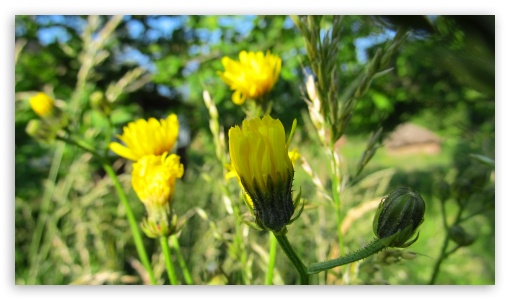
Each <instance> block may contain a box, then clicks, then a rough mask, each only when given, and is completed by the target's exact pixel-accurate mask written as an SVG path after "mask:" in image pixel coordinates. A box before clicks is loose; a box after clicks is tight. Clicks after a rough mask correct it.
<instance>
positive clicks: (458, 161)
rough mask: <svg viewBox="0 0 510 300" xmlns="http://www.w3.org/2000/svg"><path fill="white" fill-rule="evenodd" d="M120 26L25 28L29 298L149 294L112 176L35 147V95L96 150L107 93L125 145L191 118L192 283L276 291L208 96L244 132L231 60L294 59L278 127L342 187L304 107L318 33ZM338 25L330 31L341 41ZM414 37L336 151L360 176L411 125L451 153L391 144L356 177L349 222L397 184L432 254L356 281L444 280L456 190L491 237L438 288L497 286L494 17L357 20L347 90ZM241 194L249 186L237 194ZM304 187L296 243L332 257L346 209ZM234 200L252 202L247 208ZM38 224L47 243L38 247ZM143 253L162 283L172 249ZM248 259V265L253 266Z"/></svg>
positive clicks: (21, 81) (238, 20)
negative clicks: (422, 211) (123, 290)
mask: <svg viewBox="0 0 510 300" xmlns="http://www.w3.org/2000/svg"><path fill="white" fill-rule="evenodd" d="M111 20H112V17H111V16H96V17H88V16H51V15H45V16H22V15H19V16H16V19H15V36H16V44H15V45H16V47H15V54H16V57H15V60H16V62H15V92H16V94H15V110H16V113H15V164H16V165H15V259H16V261H15V280H16V284H70V283H77V284H140V283H143V282H144V281H143V272H142V271H143V270H142V271H141V268H140V263H139V262H138V261H137V254H136V250H135V247H134V244H133V242H132V239H131V235H130V231H129V226H128V223H127V221H126V218H125V212H124V210H123V207H122V206H121V205H120V203H119V201H118V199H117V198H116V196H115V193H114V190H113V187H112V183H111V181H110V179H109V178H108V177H107V176H105V174H104V172H103V171H102V169H101V167H100V164H99V163H98V162H97V161H95V160H94V159H93V158H92V157H91V156H90V155H88V154H84V153H83V152H82V151H81V150H79V149H77V148H75V147H72V146H63V145H60V144H41V143H38V142H36V141H35V140H33V139H32V138H30V137H29V136H28V135H27V134H26V132H25V128H26V125H27V123H28V121H29V120H31V119H34V118H36V115H35V114H34V113H33V112H32V111H31V110H30V106H29V104H28V99H29V98H30V96H31V95H33V93H34V92H37V91H44V92H46V93H48V94H50V95H52V96H54V97H55V98H56V99H60V100H62V101H64V102H67V103H68V104H69V105H70V107H72V108H73V109H74V117H75V119H74V120H75V121H76V123H77V124H79V126H78V128H76V129H77V130H78V131H79V132H80V133H81V134H82V135H83V137H84V138H86V139H88V140H91V141H94V140H95V141H97V142H101V140H102V137H103V134H104V133H103V132H102V128H104V127H105V123H104V122H105V121H104V119H102V118H101V116H100V115H99V113H97V112H96V111H94V110H93V109H92V108H91V107H90V103H89V97H90V95H91V94H92V93H93V92H95V91H102V92H105V93H107V94H108V95H110V96H111V99H113V101H112V102H113V112H112V120H113V123H114V126H115V127H116V128H117V129H118V132H117V133H120V132H121V130H122V126H124V125H126V124H127V123H128V122H130V121H133V120H136V119H138V118H149V117H156V118H163V117H166V116H167V115H168V114H169V113H176V114H178V116H179V121H180V124H181V130H180V140H179V149H178V153H179V154H180V155H181V156H182V157H183V161H184V164H185V168H186V173H185V176H184V178H183V180H181V181H180V182H179V183H178V184H177V191H176V195H175V197H174V199H175V200H174V207H175V210H176V212H177V213H178V214H179V215H180V216H182V217H183V218H188V220H187V223H186V225H185V226H184V228H183V230H182V232H181V233H180V235H179V241H180V242H181V247H182V250H183V254H184V256H185V259H186V261H187V262H188V266H189V268H190V270H191V273H192V275H193V278H194V281H195V283H196V284H209V283H211V284H213V283H219V284H262V283H263V278H264V274H265V266H266V265H267V251H268V239H267V233H261V232H256V231H254V230H252V229H248V227H246V228H245V230H244V234H243V236H242V237H238V236H235V235H233V228H234V224H235V223H236V218H237V216H236V215H234V214H231V213H230V212H229V210H228V204H225V201H224V199H223V197H222V193H221V188H220V187H219V182H220V181H219V180H218V178H221V177H222V174H223V166H222V165H221V163H220V162H219V161H218V160H217V159H216V156H215V146H214V143H213V138H212V135H211V131H210V129H209V115H208V111H207V109H206V107H205V106H204V103H203V99H202V93H203V91H204V90H208V91H209V93H210V94H211V96H212V98H213V99H214V101H215V103H216V106H217V108H218V111H219V116H220V122H221V125H222V127H223V130H224V132H225V133H227V132H228V129H229V128H230V127H231V126H233V125H234V124H240V123H241V122H242V119H243V118H244V112H243V110H242V109H241V107H239V106H236V105H234V104H233V102H232V101H231V100H230V98H231V93H232V92H231V91H230V90H229V88H228V87H227V86H226V85H225V84H224V83H223V82H222V81H221V80H220V79H219V76H218V75H217V72H218V71H223V67H222V65H221V58H222V57H223V56H229V57H231V58H233V59H237V55H238V53H239V52H240V51H241V50H247V51H264V52H265V51H267V50H270V51H271V52H272V53H274V54H277V55H279V56H280V57H281V59H282V72H281V75H280V78H279V80H278V82H277V84H276V86H275V88H274V89H273V91H272V92H271V99H272V100H273V101H274V105H273V111H272V116H273V117H277V118H279V119H280V120H281V121H282V122H283V124H284V126H285V128H287V130H289V129H290V126H291V124H292V120H293V119H297V120H298V129H297V132H296V135H295V137H294V140H293V143H292V145H293V146H296V147H298V149H299V151H300V153H301V155H302V156H303V157H304V158H305V159H306V160H307V161H308V163H309V164H310V166H311V167H312V169H313V170H314V172H315V173H316V174H317V175H318V177H319V178H320V179H321V181H322V183H323V184H324V186H325V187H326V190H330V189H331V182H330V175H329V174H330V173H329V162H328V161H327V157H326V155H325V153H324V151H323V150H322V149H321V148H320V146H319V145H320V143H319V141H318V137H317V134H316V132H315V131H314V128H313V126H312V125H311V122H310V119H309V116H308V112H307V105H306V102H305V101H304V97H305V92H304V91H305V87H304V84H305V79H306V77H305V76H306V75H307V74H309V73H310V72H311V71H310V68H309V67H308V66H309V62H308V58H307V56H306V52H305V50H304V44H303V38H302V36H301V35H300V33H299V31H298V30H297V28H296V27H295V25H294V24H293V22H292V20H291V18H290V17H289V16H123V17H121V18H119V19H118V21H117V22H116V23H115V24H114V25H112V24H113V23H112V22H111ZM328 24H329V23H328V19H327V18H326V20H325V22H324V26H325V28H327V26H328ZM105 26H106V27H105ZM108 26H111V28H110V27H108ZM400 27H405V28H407V29H409V30H410V32H411V34H410V36H409V37H408V39H407V41H406V42H405V43H404V45H403V46H402V47H401V49H400V50H399V52H398V53H397V55H395V57H394V59H393V61H392V63H391V66H392V67H394V69H393V70H392V72H390V73H388V74H386V75H385V76H382V77H380V78H377V79H375V80H374V81H373V83H372V86H371V88H370V90H369V92H368V93H367V94H366V95H365V96H364V97H363V98H362V99H360V100H359V101H358V102H357V104H356V107H355V110H354V113H353V116H352V119H351V123H350V124H349V127H348V128H347V132H346V136H345V138H344V139H342V140H341V141H340V142H339V143H338V147H337V151H338V153H339V154H340V155H341V156H342V161H343V165H344V166H345V169H344V173H345V174H346V175H351V176H353V175H354V174H353V173H354V172H355V167H356V164H357V162H358V160H359V159H360V157H361V155H362V153H363V150H364V149H365V145H366V142H367V139H368V137H369V136H370V134H371V133H372V132H373V131H374V130H376V129H377V128H378V126H382V127H383V129H384V137H390V136H391V134H392V132H394V130H395V129H396V128H397V127H398V126H399V125H400V124H403V123H412V124H415V125H418V126H421V127H424V128H426V129H428V130H430V131H431V132H433V133H434V134H435V135H437V137H439V139H440V141H441V142H437V143H436V144H437V146H438V148H437V149H439V150H438V151H432V153H431V152H427V151H426V149H425V147H424V145H422V144H419V143H415V144H413V145H412V146H413V147H410V148H405V149H397V150H395V149H390V148H388V147H381V148H380V149H379V150H378V151H377V153H376V155H375V156H374V158H373V159H372V160H371V161H370V163H369V164H368V166H367V167H366V168H365V169H364V171H363V172H362V173H361V174H360V176H358V177H356V178H352V181H351V182H350V186H349V188H348V189H347V192H346V193H345V194H344V195H343V196H342V201H343V203H344V205H345V208H347V209H346V212H347V211H348V210H349V209H353V210H355V208H359V207H362V206H363V204H364V203H368V202H370V201H373V200H376V199H380V198H381V197H382V196H384V195H385V194H387V193H388V192H390V191H391V190H392V189H394V188H396V187H398V186H410V187H412V188H413V189H415V190H417V191H419V192H420V193H421V195H422V197H423V199H424V200H425V201H426V204H427V211H426V215H425V222H424V223H423V224H422V226H421V228H420V238H419V240H418V241H417V242H416V243H415V244H413V245H412V246H411V247H410V248H409V249H407V250H408V251H412V252H415V253H417V257H416V258H415V259H414V260H410V261H406V260H402V261H398V262H395V263H391V264H388V263H385V262H384V261H381V256H382V254H381V255H376V256H374V257H371V258H369V259H366V260H364V261H362V262H359V263H356V264H353V266H352V267H353V268H356V272H354V273H355V274H357V275H356V276H355V278H352V280H351V281H350V283H352V284H428V283H429V280H430V278H431V276H432V273H433V269H434V266H435V264H436V262H437V260H438V256H439V253H440V251H441V247H442V245H443V239H444V237H445V236H446V234H447V231H446V230H445V228H444V227H443V218H442V214H441V200H440V198H441V192H440V188H438V186H439V185H440V184H441V182H446V183H448V186H449V188H448V197H446V198H445V212H446V219H447V221H448V222H453V221H454V220H455V218H456V215H457V213H458V210H459V207H461V206H462V207H463V213H464V215H463V216H466V220H465V222H463V223H462V226H463V228H464V229H465V230H466V232H468V233H469V234H470V235H471V236H473V237H475V240H474V243H473V244H471V245H469V246H465V247H460V248H459V249H458V251H456V252H454V253H452V254H451V255H450V256H449V257H448V258H447V259H445V260H444V261H443V262H442V264H441V268H440V271H439V275H438V277H437V280H436V282H435V283H436V284H494V282H495V271H494V269H495V250H494V249H495V248H494V247H495V215H494V202H495V195H494V184H495V178H494V166H493V165H491V164H490V163H489V164H486V163H484V161H483V160H480V159H476V157H474V156H473V154H475V155H481V156H483V157H485V158H489V159H492V160H494V159H495V150H494V149H495V147H494V146H495V101H494V99H495V91H494V90H495V89H494V86H495V72H494V69H495V58H494V57H495V54H494V52H495V49H494V45H495V35H494V29H495V28H494V16H428V17H424V16H346V17H345V18H344V20H343V29H342V32H341V35H342V38H341V41H342V42H341V44H339V45H338V47H339V48H340V51H339V54H338V57H337V62H335V63H337V64H338V68H339V70H340V72H339V74H340V78H338V90H342V89H345V88H346V87H347V86H348V85H349V83H350V82H352V81H353V80H354V78H356V76H357V75H358V74H359V73H360V72H361V71H362V70H363V68H364V66H365V64H366V62H367V61H368V60H369V58H370V57H371V55H372V54H373V53H374V51H375V50H376V49H377V48H378V47H381V46H384V45H386V43H387V42H388V41H389V39H391V38H392V37H393V36H394V34H395V30H396V29H397V28H400ZM105 28H106V29H107V30H105ZM108 30H109V31H108ZM102 34H103V35H104V36H102ZM227 136H228V135H227ZM399 150H400V151H399ZM110 155H111V159H112V161H115V163H114V167H115V168H116V169H117V170H118V173H119V174H120V175H119V176H120V179H121V181H122V183H123V185H124V188H125V190H126V192H127V193H128V196H129V199H130V201H131V203H132V206H133V208H134V209H135V214H136V216H137V217H138V218H139V220H141V218H142V217H143V216H144V213H145V212H144V207H143V205H142V204H141V203H140V202H139V200H138V199H137V198H136V195H135V194H134V193H133V191H132V189H131V187H130V176H129V171H130V168H131V165H130V163H126V162H125V160H122V159H118V158H116V157H115V156H114V155H113V153H110ZM231 184H232V186H231V188H232V189H236V188H237V187H236V183H235V182H234V181H232V183H231ZM294 186H295V187H301V189H302V192H303V196H304V198H306V200H307V203H308V205H307V206H306V208H305V211H304V212H303V215H302V216H301V217H300V219H299V220H298V221H296V222H295V223H294V224H293V225H291V226H289V234H288V237H289V240H290V241H291V243H292V244H293V245H294V246H295V247H296V248H297V251H298V252H299V253H300V255H302V258H303V260H304V261H305V262H308V263H312V262H316V261H317V260H318V259H319V258H322V259H324V258H327V257H330V258H331V257H334V253H335V249H337V246H336V245H335V237H336V234H335V226H336V223H335V219H334V218H335V216H334V214H333V212H332V210H331V209H329V206H330V205H331V203H330V202H328V201H326V200H325V199H324V197H321V195H320V193H319V191H318V189H317V187H316V186H315V185H314V184H313V183H312V179H311V177H310V176H309V175H308V174H307V173H306V172H305V171H304V170H303V168H302V167H301V166H299V165H298V166H297V167H296V175H295V182H294ZM236 196H237V195H236ZM231 200H232V202H235V203H236V204H242V203H241V202H242V200H241V198H240V197H234V198H233V199H231ZM236 204H234V205H236ZM239 206H240V207H241V211H242V212H245V211H247V209H246V207H244V206H242V205H239ZM197 208H200V210H197ZM197 212H200V213H197ZM372 216H373V211H371V210H369V211H366V212H365V213H364V214H362V215H360V216H358V217H357V218H355V219H353V220H352V222H353V223H352V224H351V226H350V227H349V229H348V230H347V232H346V234H345V237H346V242H345V248H346V250H356V249H357V248H359V247H361V246H362V245H364V244H365V243H367V242H368V241H370V240H371V239H372V237H373V233H372ZM471 216H472V217H471ZM345 217H346V218H347V215H346V216H345ZM38 224H39V225H38ZM37 226H42V227H41V228H43V231H42V239H41V243H40V245H39V246H38V247H35V246H34V245H33V242H32V241H33V236H34V232H35V231H36V227H37ZM243 226H244V225H243ZM144 242H145V244H146V247H147V249H148V252H149V253H152V261H153V265H154V266H155V272H156V274H159V276H158V277H159V278H160V281H161V283H164V280H165V276H164V261H163V258H162V255H161V253H160V250H159V247H158V242H157V241H155V240H151V239H148V238H146V239H145V240H144ZM240 244H242V245H241V246H240ZM450 246H452V247H453V245H452V244H450ZM243 247H244V249H245V253H246V254H247V256H246V257H243V258H241V257H240V256H239V255H240V253H239V251H240V250H239V249H243ZM336 251H337V250H336ZM276 267H277V272H276V276H275V280H274V283H276V284H284V283H285V284H293V283H296V282H297V273H296V272H295V270H294V269H293V267H292V265H291V264H290V263H289V262H288V261H287V259H286V258H285V257H284V254H283V252H281V250H280V249H278V253H277V264H276ZM246 268H248V269H249V270H248V271H247V270H246ZM241 274H242V275H241ZM179 276H181V274H179ZM317 277H318V278H316V279H314V280H315V281H314V283H318V284H337V283H338V278H336V275H335V272H334V271H332V272H328V274H323V275H319V276H317Z"/></svg>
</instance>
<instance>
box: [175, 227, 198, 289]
mask: <svg viewBox="0 0 510 300" xmlns="http://www.w3.org/2000/svg"><path fill="white" fill-rule="evenodd" d="M170 239H171V240H172V246H173V248H174V249H175V254H176V255H177V260H178V261H179V266H180V267H181V270H182V274H183V276H184V281H186V284H193V279H192V278H191V273H190V272H189V269H188V266H187V265H186V261H185V260H184V257H183V256H182V252H181V246H180V245H179V239H178V238H177V236H175V235H172V236H171V237H170Z"/></svg>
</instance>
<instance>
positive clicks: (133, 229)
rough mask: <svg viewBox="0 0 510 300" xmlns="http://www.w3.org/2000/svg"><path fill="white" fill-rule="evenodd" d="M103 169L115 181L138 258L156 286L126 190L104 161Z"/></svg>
mask: <svg viewBox="0 0 510 300" xmlns="http://www.w3.org/2000/svg"><path fill="white" fill-rule="evenodd" d="M103 168H104V170H105V171H106V173H107V174H108V176H110V178H111V179H112V181H113V185H114V187H115V190H116V191H117V196H119V199H120V201H121V202H122V204H123V205H124V208H125V210H126V216H127V218H128V222H129V227H130V228H131V233H132V234H133V240H134V242H135V246H136V251H137V252H138V256H139V257H140V260H141V261H142V264H143V265H144V267H145V270H146V271H147V273H148V275H149V279H150V281H151V284H156V277H154V272H153V271H152V266H151V263H150V261H149V257H148V256H147V252H146V251H145V246H144V245H143V239H142V235H141V233H140V230H139V229H138V223H137V222H136V219H135V215H134V213H133V210H132V209H131V205H129V201H128V199H127V197H126V195H125V194H124V189H123V188H122V186H121V185H120V182H119V179H118V177H117V175H116V174H115V171H114V170H113V168H112V167H111V166H110V165H109V164H108V163H106V162H104V161H103Z"/></svg>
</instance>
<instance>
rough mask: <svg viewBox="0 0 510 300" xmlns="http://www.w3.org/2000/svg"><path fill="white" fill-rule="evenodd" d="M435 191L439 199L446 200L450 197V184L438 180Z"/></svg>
mask: <svg viewBox="0 0 510 300" xmlns="http://www.w3.org/2000/svg"><path fill="white" fill-rule="evenodd" d="M436 191H437V196H438V197H439V199H440V200H441V201H446V200H448V198H449V197H450V185H449V184H448V182H446V181H441V182H439V183H438V185H437V187H436Z"/></svg>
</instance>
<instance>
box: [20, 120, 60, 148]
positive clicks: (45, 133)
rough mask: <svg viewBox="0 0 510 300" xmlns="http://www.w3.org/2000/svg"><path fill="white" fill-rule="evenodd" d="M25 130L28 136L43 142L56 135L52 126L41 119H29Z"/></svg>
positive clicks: (49, 140) (51, 139) (48, 141)
mask: <svg viewBox="0 0 510 300" xmlns="http://www.w3.org/2000/svg"><path fill="white" fill-rule="evenodd" d="M25 130H26V132H27V134H28V135H29V136H31V137H33V138H34V139H36V140H38V141H41V142H44V143H51V142H52V141H54V140H55V137H56V132H55V131H54V130H53V128H52V127H51V126H49V125H48V124H46V123H44V122H42V121H41V120H30V121H29V122H28V124H27V127H26V129H25Z"/></svg>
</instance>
